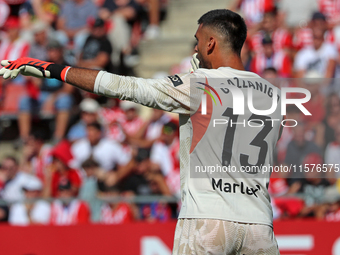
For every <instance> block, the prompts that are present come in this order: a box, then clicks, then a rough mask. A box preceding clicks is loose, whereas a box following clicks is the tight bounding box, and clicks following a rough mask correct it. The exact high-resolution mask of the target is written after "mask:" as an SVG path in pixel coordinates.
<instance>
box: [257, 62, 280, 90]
mask: <svg viewBox="0 0 340 255" xmlns="http://www.w3.org/2000/svg"><path fill="white" fill-rule="evenodd" d="M261 77H262V78H263V79H265V80H267V81H269V82H270V83H271V84H273V85H274V86H275V87H278V88H280V87H281V82H280V81H281V80H280V79H279V75H278V73H277V70H276V69H275V68H274V67H268V68H266V69H264V70H263V72H262V75H261Z"/></svg>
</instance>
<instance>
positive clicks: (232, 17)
mask: <svg viewBox="0 0 340 255" xmlns="http://www.w3.org/2000/svg"><path fill="white" fill-rule="evenodd" d="M198 24H202V25H203V26H210V27H212V28H214V29H216V30H217V31H218V32H219V33H221V34H222V35H224V36H225V42H226V43H227V44H228V45H229V47H230V48H231V49H232V50H233V52H235V53H237V54H238V55H240V54H241V49H242V46H243V44H244V42H245V40H246V38H247V26H246V23H245V22H244V20H243V18H242V17H241V16H240V15H239V14H237V13H235V12H232V11H230V10H226V9H217V10H212V11H209V12H207V13H206V14H204V15H203V16H202V17H200V18H199V20H198Z"/></svg>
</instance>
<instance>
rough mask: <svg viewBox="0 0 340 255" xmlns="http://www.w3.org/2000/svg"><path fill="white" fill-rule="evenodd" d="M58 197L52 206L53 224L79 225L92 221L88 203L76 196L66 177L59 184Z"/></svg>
mask: <svg viewBox="0 0 340 255" xmlns="http://www.w3.org/2000/svg"><path fill="white" fill-rule="evenodd" d="M57 197H58V199H56V200H54V201H53V203H52V206H51V222H50V223H51V224H52V225H78V224H84V223H89V222H90V209H89V207H88V205H87V204H86V203H85V202H83V201H81V200H79V199H76V198H72V197H74V192H73V188H72V185H71V183H70V181H68V180H67V179H64V180H63V181H62V182H60V183H59V185H58V195H57Z"/></svg>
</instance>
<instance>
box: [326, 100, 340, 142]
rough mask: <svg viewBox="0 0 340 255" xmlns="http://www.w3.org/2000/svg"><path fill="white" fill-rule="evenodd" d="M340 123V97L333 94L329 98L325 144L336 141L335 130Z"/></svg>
mask: <svg viewBox="0 0 340 255" xmlns="http://www.w3.org/2000/svg"><path fill="white" fill-rule="evenodd" d="M338 123H340V98H339V95H337V94H335V93H332V94H330V95H329V96H328V98H327V103H326V117H325V119H324V121H323V124H324V144H325V145H327V144H329V143H330V142H333V141H335V129H336V128H337V125H338Z"/></svg>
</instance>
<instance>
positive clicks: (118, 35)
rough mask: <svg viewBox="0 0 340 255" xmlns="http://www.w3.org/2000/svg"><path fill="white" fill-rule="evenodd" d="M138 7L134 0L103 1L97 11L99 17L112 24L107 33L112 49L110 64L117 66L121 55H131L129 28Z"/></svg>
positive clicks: (135, 16)
mask: <svg viewBox="0 0 340 255" xmlns="http://www.w3.org/2000/svg"><path fill="white" fill-rule="evenodd" d="M140 8H141V7H140V6H139V5H138V4H137V3H136V2H135V1H134V0H105V2H104V4H103V5H102V7H101V9H100V10H99V17H100V18H102V19H103V20H105V21H109V22H110V23H112V24H114V25H112V26H111V29H110V30H109V31H108V38H109V40H110V41H111V45H112V47H113V53H112V56H111V57H112V63H113V64H114V65H115V66H117V65H118V64H119V61H120V55H121V53H124V54H130V53H131V50H132V48H131V43H130V39H131V26H130V24H132V23H133V22H134V21H135V19H136V18H137V14H138V12H139V11H140Z"/></svg>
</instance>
